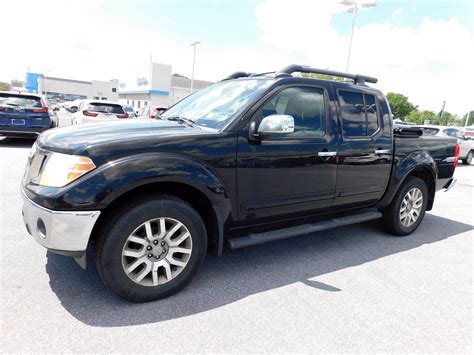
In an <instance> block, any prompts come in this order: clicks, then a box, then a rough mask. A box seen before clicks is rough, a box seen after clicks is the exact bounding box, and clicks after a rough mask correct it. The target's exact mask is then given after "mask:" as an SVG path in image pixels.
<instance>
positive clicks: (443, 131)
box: [416, 126, 474, 165]
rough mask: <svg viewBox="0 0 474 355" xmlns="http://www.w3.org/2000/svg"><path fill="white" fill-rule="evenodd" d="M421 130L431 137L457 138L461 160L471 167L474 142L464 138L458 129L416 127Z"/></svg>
mask: <svg viewBox="0 0 474 355" xmlns="http://www.w3.org/2000/svg"><path fill="white" fill-rule="evenodd" d="M416 127H419V128H421V130H422V131H423V134H425V135H429V136H440V137H453V138H456V139H457V141H458V143H459V146H460V147H461V152H460V155H459V159H461V160H462V163H463V164H465V165H470V164H471V162H472V155H473V153H474V141H472V140H471V138H470V137H466V136H464V133H463V132H462V130H461V129H460V128H457V127H443V126H416Z"/></svg>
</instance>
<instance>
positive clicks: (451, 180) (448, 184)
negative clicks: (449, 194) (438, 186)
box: [443, 178, 458, 192]
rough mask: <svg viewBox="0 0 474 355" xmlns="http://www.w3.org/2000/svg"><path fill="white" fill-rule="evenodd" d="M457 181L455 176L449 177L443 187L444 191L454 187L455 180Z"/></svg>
mask: <svg viewBox="0 0 474 355" xmlns="http://www.w3.org/2000/svg"><path fill="white" fill-rule="evenodd" d="M457 181H458V180H457V179H456V178H452V179H450V180H449V181H448V183H447V184H446V185H445V186H444V187H443V188H444V191H445V192H446V191H449V190H451V189H452V188H453V187H454V185H456V182H457Z"/></svg>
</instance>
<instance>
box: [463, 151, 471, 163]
mask: <svg viewBox="0 0 474 355" xmlns="http://www.w3.org/2000/svg"><path fill="white" fill-rule="evenodd" d="M471 162H472V150H471V151H470V152H469V153H467V156H466V159H463V160H462V163H463V164H464V165H471Z"/></svg>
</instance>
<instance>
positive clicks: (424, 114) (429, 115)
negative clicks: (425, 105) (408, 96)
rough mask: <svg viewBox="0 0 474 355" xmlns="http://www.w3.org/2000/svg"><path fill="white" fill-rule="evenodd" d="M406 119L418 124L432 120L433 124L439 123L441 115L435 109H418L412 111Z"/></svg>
mask: <svg viewBox="0 0 474 355" xmlns="http://www.w3.org/2000/svg"><path fill="white" fill-rule="evenodd" d="M406 120H407V121H408V122H412V123H416V124H424V123H425V121H431V123H432V124H438V123H439V117H438V115H437V114H436V113H434V112H433V111H428V110H424V111H418V110H414V111H411V112H410V113H409V114H408V116H407V118H406Z"/></svg>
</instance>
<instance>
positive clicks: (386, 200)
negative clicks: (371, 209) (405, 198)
mask: <svg viewBox="0 0 474 355" xmlns="http://www.w3.org/2000/svg"><path fill="white" fill-rule="evenodd" d="M419 169H423V170H424V169H426V170H428V171H429V172H430V174H431V175H432V177H433V181H435V182H436V179H437V176H438V167H437V164H436V162H435V160H434V159H433V157H432V156H431V154H430V153H429V152H427V151H423V150H419V151H414V152H411V153H410V154H407V155H399V156H395V159H394V162H393V169H392V174H391V177H390V183H389V185H388V187H387V190H386V191H385V194H384V196H383V197H382V199H381V200H380V202H379V203H378V205H377V206H378V207H380V208H383V207H385V206H387V205H389V204H390V202H392V200H393V198H394V197H395V194H396V193H397V191H398V189H399V188H400V186H401V185H402V183H403V181H404V180H405V179H406V178H407V176H408V175H410V174H411V173H412V172H414V171H416V170H419Z"/></svg>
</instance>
